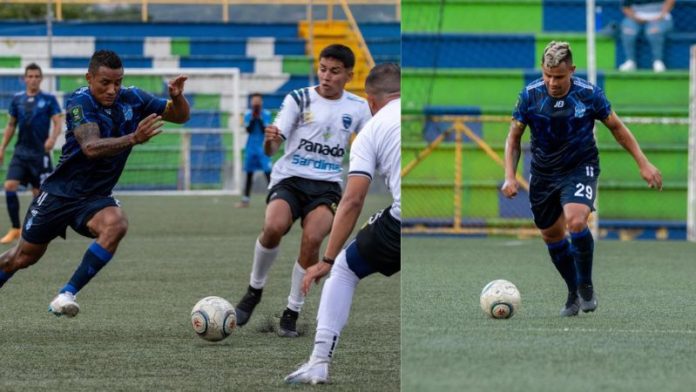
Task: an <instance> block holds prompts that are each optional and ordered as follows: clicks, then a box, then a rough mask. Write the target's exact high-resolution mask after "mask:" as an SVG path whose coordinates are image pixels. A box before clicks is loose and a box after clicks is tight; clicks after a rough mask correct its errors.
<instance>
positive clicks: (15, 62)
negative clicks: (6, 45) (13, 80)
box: [0, 56, 22, 68]
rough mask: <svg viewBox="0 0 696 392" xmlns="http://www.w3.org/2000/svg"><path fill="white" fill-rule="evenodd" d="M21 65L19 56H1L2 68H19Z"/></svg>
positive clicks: (0, 63) (0, 66)
mask: <svg viewBox="0 0 696 392" xmlns="http://www.w3.org/2000/svg"><path fill="white" fill-rule="evenodd" d="M21 65H22V60H21V58H20V57H19V56H0V68H19V67H20V66H21Z"/></svg>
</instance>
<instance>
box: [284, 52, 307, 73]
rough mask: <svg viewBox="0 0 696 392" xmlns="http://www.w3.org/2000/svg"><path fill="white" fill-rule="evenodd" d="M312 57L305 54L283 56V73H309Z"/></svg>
mask: <svg viewBox="0 0 696 392" xmlns="http://www.w3.org/2000/svg"><path fill="white" fill-rule="evenodd" d="M311 69H312V59H311V58H310V57H306V56H283V73H288V74H290V75H309V72H310V70H311Z"/></svg>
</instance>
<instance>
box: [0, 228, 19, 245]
mask: <svg viewBox="0 0 696 392" xmlns="http://www.w3.org/2000/svg"><path fill="white" fill-rule="evenodd" d="M21 235H22V232H21V231H20V230H19V229H15V228H12V229H10V230H9V231H8V232H7V234H5V236H4V237H2V238H0V244H9V243H11V242H13V241H14V240H17V239H19V237H20V236H21Z"/></svg>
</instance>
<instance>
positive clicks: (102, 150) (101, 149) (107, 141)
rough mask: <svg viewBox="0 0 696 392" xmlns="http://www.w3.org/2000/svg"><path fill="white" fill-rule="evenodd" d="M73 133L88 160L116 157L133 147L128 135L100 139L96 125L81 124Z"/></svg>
mask: <svg viewBox="0 0 696 392" xmlns="http://www.w3.org/2000/svg"><path fill="white" fill-rule="evenodd" d="M74 133H75V139H77V142H78V143H79V144H80V148H81V149H82V152H83V153H84V154H85V155H86V156H87V158H89V159H95V158H102V157H110V156H114V155H118V154H119V153H121V152H123V151H125V150H127V149H128V148H130V147H132V146H133V143H132V141H131V138H130V135H126V136H121V137H117V138H102V137H101V135H100V133H99V126H98V125H97V124H96V123H87V124H82V125H80V126H79V127H77V128H76V129H75V131H74Z"/></svg>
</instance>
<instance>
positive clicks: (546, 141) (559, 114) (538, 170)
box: [512, 78, 611, 177]
mask: <svg viewBox="0 0 696 392" xmlns="http://www.w3.org/2000/svg"><path fill="white" fill-rule="evenodd" d="M610 114H611V104H610V103H609V101H607V98H606V97H605V96H604V92H603V91H602V89H600V88H599V87H597V86H593V85H591V84H590V83H588V82H587V81H585V80H583V79H579V78H571V85H570V91H568V94H567V95H566V96H564V97H563V98H553V97H551V96H550V95H549V94H548V92H547V91H546V86H545V85H544V81H543V79H538V80H536V81H534V82H532V83H530V84H529V85H528V86H527V87H525V89H524V90H522V92H521V93H520V96H519V98H518V100H517V107H516V108H515V110H514V111H513V113H512V117H513V118H514V119H515V120H517V121H519V122H521V123H523V124H525V125H528V126H529V128H530V129H531V153H532V166H531V173H532V175H538V176H543V177H558V176H564V175H566V174H567V173H569V172H571V171H573V170H574V169H575V168H577V167H579V166H581V165H591V166H596V167H598V166H599V152H598V151H597V144H596V143H595V139H594V134H593V133H592V129H593V127H594V122H595V120H604V119H606V118H607V117H609V115H610Z"/></svg>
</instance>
